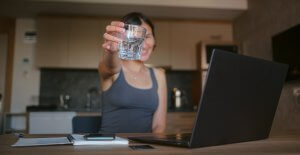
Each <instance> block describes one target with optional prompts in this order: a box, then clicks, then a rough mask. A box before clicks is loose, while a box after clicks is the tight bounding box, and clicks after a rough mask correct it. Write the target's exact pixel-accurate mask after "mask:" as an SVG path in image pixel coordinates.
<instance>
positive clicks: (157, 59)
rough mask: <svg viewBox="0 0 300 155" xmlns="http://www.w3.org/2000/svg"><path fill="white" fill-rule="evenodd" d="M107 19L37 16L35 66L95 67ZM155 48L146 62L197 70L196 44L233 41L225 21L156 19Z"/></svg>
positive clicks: (173, 67) (176, 68)
mask: <svg viewBox="0 0 300 155" xmlns="http://www.w3.org/2000/svg"><path fill="white" fill-rule="evenodd" d="M110 21H111V20H110V19H108V20H106V19H101V18H95V17H94V18H92V17H39V18H38V20H37V33H38V38H37V46H36V61H35V62H36V66H38V67H52V68H95V69H96V68H97V66H98V62H99V59H101V55H102V52H103V49H102V43H103V37H102V35H103V33H104V32H105V26H106V25H107V24H109V23H110ZM154 24H155V31H156V32H155V35H156V48H155V50H154V51H153V53H152V55H151V57H150V59H149V60H148V61H147V62H146V63H147V64H151V65H153V66H163V67H170V68H172V69H173V70H196V69H197V67H198V65H197V57H196V56H197V52H199V51H197V44H199V43H200V42H201V41H214V42H223V41H232V25H231V23H228V22H196V21H177V20H176V21H172V20H156V21H154Z"/></svg>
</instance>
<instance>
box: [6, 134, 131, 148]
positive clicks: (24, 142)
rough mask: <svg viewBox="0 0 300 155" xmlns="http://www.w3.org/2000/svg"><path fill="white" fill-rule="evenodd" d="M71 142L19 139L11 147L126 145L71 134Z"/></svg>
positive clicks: (51, 139) (117, 138)
mask: <svg viewBox="0 0 300 155" xmlns="http://www.w3.org/2000/svg"><path fill="white" fill-rule="evenodd" d="M72 137H73V138H72V140H71V141H70V140H69V139H68V138H67V137H53V138H19V140H18V141H17V142H16V143H15V144H13V145H11V146H13V147H22V146H45V145H63V144H73V145H128V139H125V138H121V137H116V138H115V139H114V140H105V141H99V140H98V141H90V140H89V141H87V140H85V139H84V135H80V134H72Z"/></svg>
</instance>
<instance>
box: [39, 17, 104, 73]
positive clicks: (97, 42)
mask: <svg viewBox="0 0 300 155" xmlns="http://www.w3.org/2000/svg"><path fill="white" fill-rule="evenodd" d="M107 23H108V21H106V20H100V19H97V18H83V17H82V18H79V17H78V18H75V17H69V18H67V17H65V18H63V17H59V18H58V17H41V18H39V19H38V42H37V50H36V51H37V52H36V65H37V66H38V67H58V68H97V67H98V62H99V59H100V57H101V55H102V54H101V53H102V47H101V46H102V42H103V41H102V34H103V33H104V31H105V26H106V25H107Z"/></svg>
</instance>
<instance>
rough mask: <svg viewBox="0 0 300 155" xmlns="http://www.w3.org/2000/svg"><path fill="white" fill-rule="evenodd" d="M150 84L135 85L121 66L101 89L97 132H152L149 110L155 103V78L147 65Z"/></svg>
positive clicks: (151, 109)
mask: <svg viewBox="0 0 300 155" xmlns="http://www.w3.org/2000/svg"><path fill="white" fill-rule="evenodd" d="M149 70H150V76H151V80H152V87H151V88H149V89H140V88H135V87H133V86H131V85H130V84H128V83H127V81H126V79H125V76H124V73H123V70H122V69H121V71H120V73H119V76H118V78H117V80H116V81H115V82H114V83H113V84H112V86H111V87H110V88H109V89H108V90H106V91H104V92H103V93H102V124H101V129H100V131H101V132H110V133H145V132H152V119H153V114H154V112H155V111H156V109H157V107H158V102H159V100H158V94H157V88H158V85H157V81H156V78H155V75H154V71H153V68H149Z"/></svg>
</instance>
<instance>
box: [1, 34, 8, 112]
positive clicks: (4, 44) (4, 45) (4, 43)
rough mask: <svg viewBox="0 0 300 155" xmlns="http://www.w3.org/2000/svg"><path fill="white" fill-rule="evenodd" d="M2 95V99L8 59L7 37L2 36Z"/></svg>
mask: <svg viewBox="0 0 300 155" xmlns="http://www.w3.org/2000/svg"><path fill="white" fill-rule="evenodd" d="M0 47H1V48H0V93H1V94H2V99H1V101H3V97H4V86H5V85H4V84H5V83H4V82H5V69H6V57H7V35H6V34H0ZM1 101H0V113H1V112H2V102H1Z"/></svg>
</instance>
